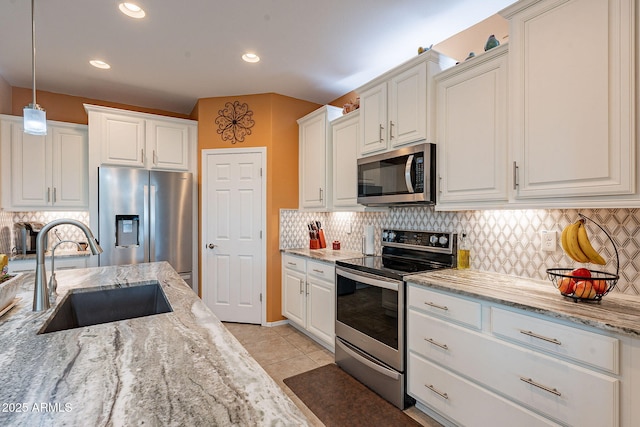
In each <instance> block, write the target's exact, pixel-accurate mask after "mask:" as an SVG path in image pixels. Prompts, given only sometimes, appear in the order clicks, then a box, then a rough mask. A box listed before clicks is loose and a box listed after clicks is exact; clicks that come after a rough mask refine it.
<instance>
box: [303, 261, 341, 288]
mask: <svg viewBox="0 0 640 427" xmlns="http://www.w3.org/2000/svg"><path fill="white" fill-rule="evenodd" d="M307 274H308V275H309V276H314V277H318V278H320V279H322V280H326V281H328V282H331V283H334V282H335V280H336V277H335V276H336V267H335V265H332V264H327V263H325V262H318V261H307Z"/></svg>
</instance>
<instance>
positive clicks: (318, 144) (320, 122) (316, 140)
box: [300, 114, 327, 208]
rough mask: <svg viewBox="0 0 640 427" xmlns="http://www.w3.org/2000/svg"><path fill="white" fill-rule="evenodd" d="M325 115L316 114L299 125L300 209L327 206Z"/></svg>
mask: <svg viewBox="0 0 640 427" xmlns="http://www.w3.org/2000/svg"><path fill="white" fill-rule="evenodd" d="M326 144H327V135H326V115H324V114H318V115H314V116H313V117H311V118H309V119H308V120H306V121H304V122H303V123H301V124H300V207H301V208H324V207H326V206H327V199H326V191H327V187H326V180H327V155H326V152H327V149H326Z"/></svg>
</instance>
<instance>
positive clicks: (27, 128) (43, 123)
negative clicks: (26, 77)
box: [23, 0, 47, 135]
mask: <svg viewBox="0 0 640 427" xmlns="http://www.w3.org/2000/svg"><path fill="white" fill-rule="evenodd" d="M34 2H35V0H31V77H32V87H33V102H32V103H31V104H29V105H27V106H26V107H24V109H23V113H24V132H25V133H28V134H31V135H46V134H47V113H46V112H45V111H44V108H42V107H40V106H39V105H38V104H37V103H36V18H35V15H34V9H35V7H34Z"/></svg>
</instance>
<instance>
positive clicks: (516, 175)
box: [513, 161, 520, 190]
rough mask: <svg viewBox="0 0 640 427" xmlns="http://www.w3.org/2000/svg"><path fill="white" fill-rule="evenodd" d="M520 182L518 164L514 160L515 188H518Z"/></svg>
mask: <svg viewBox="0 0 640 427" xmlns="http://www.w3.org/2000/svg"><path fill="white" fill-rule="evenodd" d="M519 185H520V183H519V182H518V164H517V163H516V162H515V161H514V162H513V189H514V190H516V189H517V188H518V186H519Z"/></svg>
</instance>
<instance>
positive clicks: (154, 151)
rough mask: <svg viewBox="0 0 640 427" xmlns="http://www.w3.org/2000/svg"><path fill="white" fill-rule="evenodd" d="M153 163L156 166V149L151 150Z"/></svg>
mask: <svg viewBox="0 0 640 427" xmlns="http://www.w3.org/2000/svg"><path fill="white" fill-rule="evenodd" d="M153 164H154V165H156V166H158V156H157V155H156V150H153Z"/></svg>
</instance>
